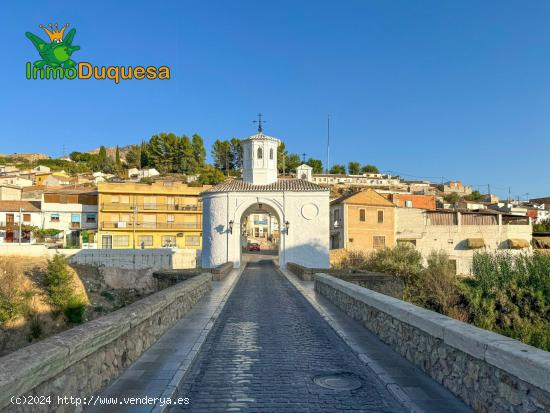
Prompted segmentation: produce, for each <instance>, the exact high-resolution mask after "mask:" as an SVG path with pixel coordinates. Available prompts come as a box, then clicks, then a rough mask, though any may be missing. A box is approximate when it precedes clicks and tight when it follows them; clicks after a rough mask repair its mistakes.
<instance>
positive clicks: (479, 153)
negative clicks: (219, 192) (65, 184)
mask: <svg viewBox="0 0 550 413" xmlns="http://www.w3.org/2000/svg"><path fill="white" fill-rule="evenodd" d="M83 3H84V2H76V1H71V2H67V1H60V0H58V1H3V2H2V3H1V5H0V15H2V16H4V19H3V26H4V27H3V33H4V40H3V44H4V47H3V55H4V58H3V59H2V60H3V62H2V65H1V67H0V153H12V152H30V151H33V152H46V153H49V154H51V155H55V156H58V155H60V154H61V152H62V148H63V145H65V147H66V150H67V152H70V151H73V150H89V149H92V148H96V147H98V146H99V145H101V144H104V145H109V146H110V145H116V144H118V145H126V144H130V143H136V142H140V141H141V140H143V139H148V138H149V137H150V136H151V135H152V134H154V133H158V132H161V131H170V132H175V133H177V134H183V133H186V134H192V133H195V132H198V133H199V134H201V135H202V136H203V137H204V139H205V142H206V144H207V145H210V144H211V143H212V142H213V141H214V140H215V139H217V138H221V139H227V138H232V137H244V136H247V135H249V134H251V133H252V132H254V126H253V124H252V123H251V121H252V120H253V119H254V117H255V115H256V114H257V113H258V112H260V111H261V112H262V113H264V115H265V118H266V120H267V123H266V126H265V131H266V133H268V134H270V135H274V136H277V137H279V138H281V139H283V140H284V141H285V142H286V145H287V147H288V148H289V150H290V151H292V152H296V153H303V152H305V153H306V154H307V156H308V157H310V156H311V157H315V158H321V159H322V160H323V162H324V161H325V159H326V149H325V143H326V116H327V113H330V114H331V124H332V130H331V135H332V145H331V163H344V162H346V163H347V162H348V161H349V160H356V161H359V162H361V163H373V164H375V165H377V166H379V167H380V169H382V170H384V171H392V172H394V173H401V174H403V175H404V176H406V177H419V178H420V177H432V179H433V180H437V181H439V180H441V179H442V178H441V177H443V178H444V179H461V180H463V181H464V182H467V183H469V184H472V185H486V184H488V183H490V184H491V187H492V191H493V192H496V193H499V194H502V195H506V194H507V193H508V187H509V186H510V187H511V191H512V194H514V195H520V196H522V197H525V196H526V195H525V194H526V193H529V194H530V196H543V195H547V196H550V179H549V173H548V172H547V171H548V162H549V159H550V139H549V136H550V116H549V114H550V82H549V75H550V25H549V24H548V22H549V21H550V2H548V1H535V0H534V1H529V2H522V1H502V0H499V1H488V0H484V1H482V2H480V1H473V0H472V1H469V0H460V1H458V0H457V1H451V0H445V1H441V0H433V1H428V0H400V1H397V0H377V1H374V0H357V1H352V0H349V1H336V0H332V1H290V0H289V1H270V2H268V1H238V2H235V1H201V2H198V1H175V0H173V1H156V2H150V1H147V2H146V1H116V2H115V1H112V2H106V1H105V2H102V1H95V2H87V5H86V6H85V5H84V4H83ZM50 22H52V23H54V22H59V24H63V23H65V22H69V23H70V24H71V27H74V28H76V30H77V33H76V36H75V40H74V44H76V45H80V46H81V48H82V49H81V50H80V51H78V52H76V53H75V54H74V55H73V57H74V59H75V60H76V61H89V62H91V63H93V64H94V65H105V66H111V65H124V66H128V65H133V66H135V65H143V66H147V65H157V66H158V65H168V66H170V68H171V75H172V79H171V80H169V81H158V80H157V81H147V80H142V81H136V80H134V81H125V82H122V83H120V84H119V85H115V84H114V83H113V82H112V81H110V80H104V81H96V80H88V81H66V80H65V81H29V80H26V79H25V63H26V62H27V61H34V60H36V59H38V54H37V52H36V51H35V49H34V47H33V46H32V44H31V43H30V41H29V40H28V39H27V38H26V37H25V36H24V33H25V32H26V31H31V32H33V33H35V34H39V35H40V36H42V37H45V34H43V33H40V32H41V30H40V29H39V28H38V25H39V24H41V23H42V24H46V23H50ZM480 189H483V187H481V188H480Z"/></svg>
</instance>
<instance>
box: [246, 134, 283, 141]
mask: <svg viewBox="0 0 550 413" xmlns="http://www.w3.org/2000/svg"><path fill="white" fill-rule="evenodd" d="M257 140H268V141H275V142H281V141H280V140H279V139H277V138H274V137H273V136H267V135H264V133H263V132H258V133H257V134H255V135H252V136H249V137H248V138H246V139H243V140H242V141H241V142H246V141H257Z"/></svg>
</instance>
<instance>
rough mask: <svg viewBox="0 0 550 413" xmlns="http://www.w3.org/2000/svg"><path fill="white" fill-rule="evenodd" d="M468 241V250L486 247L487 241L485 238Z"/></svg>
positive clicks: (469, 239)
mask: <svg viewBox="0 0 550 413" xmlns="http://www.w3.org/2000/svg"><path fill="white" fill-rule="evenodd" d="M466 241H467V242H468V248H470V249H471V250H475V249H478V248H483V247H485V240H484V239H483V238H468V239H467V240H466Z"/></svg>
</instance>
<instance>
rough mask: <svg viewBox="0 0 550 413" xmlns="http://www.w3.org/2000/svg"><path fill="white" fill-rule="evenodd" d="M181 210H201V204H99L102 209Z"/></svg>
mask: <svg viewBox="0 0 550 413" xmlns="http://www.w3.org/2000/svg"><path fill="white" fill-rule="evenodd" d="M134 208H137V211H138V212H142V211H181V212H202V205H201V204H198V205H197V204H119V203H112V202H105V203H102V204H101V210H102V211H132V212H133V211H134Z"/></svg>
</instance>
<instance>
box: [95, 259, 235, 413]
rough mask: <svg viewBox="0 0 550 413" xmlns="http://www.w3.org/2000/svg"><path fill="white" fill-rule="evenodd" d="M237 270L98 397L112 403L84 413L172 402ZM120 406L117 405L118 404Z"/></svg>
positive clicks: (145, 409) (137, 409)
mask: <svg viewBox="0 0 550 413" xmlns="http://www.w3.org/2000/svg"><path fill="white" fill-rule="evenodd" d="M239 275H240V270H233V271H232V272H231V273H230V274H229V275H227V276H226V277H225V278H224V280H223V281H216V282H213V284H212V291H210V292H209V293H207V294H206V295H205V296H204V297H203V298H202V299H201V300H200V301H199V302H198V303H197V304H196V305H195V306H194V307H193V308H192V309H191V311H189V313H187V314H186V316H185V317H183V318H182V319H181V320H179V321H178V322H177V323H176V324H175V325H174V327H172V328H171V329H170V330H168V331H167V332H166V333H165V334H164V335H163V336H162V337H161V338H160V339H159V340H158V341H157V342H156V343H155V344H153V345H152V346H151V347H150V348H149V349H147V351H145V352H144V353H143V354H142V355H141V356H140V358H139V359H138V360H137V361H136V362H135V363H134V364H132V365H131V366H130V367H129V368H128V369H126V370H125V371H124V373H123V374H122V375H121V376H120V377H119V378H118V379H116V380H115V381H114V382H113V383H111V384H110V385H109V386H108V387H107V388H105V389H104V390H103V391H101V392H100V394H98V397H100V398H101V401H106V399H109V398H110V402H109V403H112V402H113V400H115V399H114V398H117V399H116V400H117V403H112V404H102V405H100V402H99V401H97V404H96V406H95V407H89V408H87V409H85V411H86V412H136V413H138V412H139V413H141V412H144V413H145V412H147V413H148V412H160V411H163V410H164V406H161V405H160V403H157V404H154V403H150V404H127V403H125V401H124V399H123V398H131V397H139V398H143V397H145V396H149V397H159V398H172V397H173V396H174V393H175V390H176V385H177V384H178V383H179V382H180V381H181V379H182V377H183V376H184V374H185V373H186V372H187V370H188V368H189V366H190V365H191V363H192V362H193V360H194V358H195V357H196V355H197V353H198V351H199V350H200V347H201V345H202V344H203V342H204V341H205V339H206V337H207V335H208V333H209V332H210V330H211V329H212V327H213V323H214V321H213V320H216V318H217V317H218V315H219V314H220V312H221V311H222V309H223V307H224V305H225V303H226V301H227V299H228V297H229V295H230V294H231V291H232V289H233V287H234V286H235V284H236V282H237V280H238V278H239ZM118 403H121V404H118ZM113 404H114V405H113Z"/></svg>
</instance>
